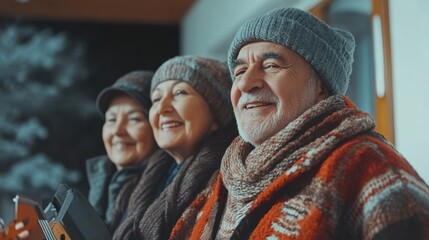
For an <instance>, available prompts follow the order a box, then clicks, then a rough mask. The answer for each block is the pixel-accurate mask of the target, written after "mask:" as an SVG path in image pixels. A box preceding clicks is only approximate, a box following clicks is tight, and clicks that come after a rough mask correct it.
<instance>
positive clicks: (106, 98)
mask: <svg viewBox="0 0 429 240" xmlns="http://www.w3.org/2000/svg"><path fill="white" fill-rule="evenodd" d="M152 76H153V72H151V71H132V72H130V73H127V74H125V75H124V76H122V77H120V78H119V79H118V80H116V82H115V83H114V84H113V85H112V86H110V87H107V88H105V89H103V90H102V91H101V92H100V93H99V94H98V96H97V100H96V106H97V108H98V111H99V112H100V113H101V115H103V116H104V114H105V113H106V111H107V109H108V108H109V105H110V102H111V101H112V100H113V98H114V97H116V96H117V95H119V94H127V95H128V96H130V97H132V98H134V99H135V100H136V101H137V102H139V103H140V104H141V105H142V106H143V109H144V110H145V112H144V113H145V115H146V117H147V116H148V113H149V109H150V107H151V106H152V102H151V100H150V95H149V94H150V82H151V80H152Z"/></svg>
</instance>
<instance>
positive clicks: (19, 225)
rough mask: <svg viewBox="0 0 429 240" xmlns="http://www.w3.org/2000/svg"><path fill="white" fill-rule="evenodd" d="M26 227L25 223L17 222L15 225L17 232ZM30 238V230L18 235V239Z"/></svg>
mask: <svg viewBox="0 0 429 240" xmlns="http://www.w3.org/2000/svg"><path fill="white" fill-rule="evenodd" d="M23 227H24V223H23V222H17V223H16V224H15V230H19V229H22V228H23ZM29 236H30V232H29V231H28V230H24V231H22V232H20V233H18V239H26V238H28V237H29Z"/></svg>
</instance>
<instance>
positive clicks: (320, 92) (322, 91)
mask: <svg viewBox="0 0 429 240" xmlns="http://www.w3.org/2000/svg"><path fill="white" fill-rule="evenodd" d="M316 84H317V86H316V87H317V101H318V102H320V101H321V100H323V99H325V98H327V97H329V96H330V94H329V91H328V89H327V88H326V87H325V84H323V82H322V80H320V79H317V82H316Z"/></svg>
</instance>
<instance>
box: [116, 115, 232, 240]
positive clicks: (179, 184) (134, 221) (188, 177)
mask: <svg viewBox="0 0 429 240" xmlns="http://www.w3.org/2000/svg"><path fill="white" fill-rule="evenodd" d="M235 129H236V126H235V124H234V123H232V124H230V126H229V127H228V128H226V129H222V130H218V131H217V132H215V133H213V134H212V135H211V136H210V137H209V138H208V139H206V141H204V142H203V143H202V144H201V146H200V150H199V151H197V152H196V154H194V155H193V156H190V157H188V158H187V159H186V160H184V162H183V164H184V165H183V166H182V167H181V168H180V170H179V172H178V173H177V175H176V177H175V178H174V180H173V182H172V183H171V184H170V185H169V186H168V187H167V188H166V189H165V190H164V191H163V192H162V193H161V194H160V196H159V197H158V198H157V199H153V195H154V192H155V190H156V188H157V186H158V185H157V184H158V183H159V181H160V178H161V176H165V174H167V171H168V166H169V164H166V163H167V162H168V161H171V158H170V159H169V160H167V158H168V157H169V156H165V155H164V156H161V157H159V156H158V157H156V156H155V157H151V159H150V160H149V162H148V166H147V168H146V170H145V172H144V173H143V175H142V178H141V179H140V182H139V183H138V185H137V187H136V190H135V191H134V193H133V194H132V196H131V200H130V204H129V208H128V217H127V219H126V220H125V221H124V222H123V223H122V224H121V225H120V227H119V228H118V229H117V230H116V232H115V233H114V239H121V240H123V239H166V238H168V236H169V233H170V231H171V229H172V227H173V226H174V224H175V223H176V221H177V219H178V218H179V217H180V216H181V214H182V212H183V211H184V210H185V208H186V207H188V206H189V204H190V203H191V202H192V200H194V198H195V197H196V196H197V194H198V193H199V192H200V191H202V190H203V189H204V188H205V187H206V185H207V182H208V181H209V179H210V178H211V177H212V175H213V173H214V172H215V171H216V170H218V169H219V166H220V161H221V159H222V156H223V154H224V152H225V150H226V148H227V147H228V145H229V144H230V143H231V141H232V140H233V139H234V138H235V137H236V136H237V131H236V130H235ZM164 154H165V153H164ZM157 158H159V159H157ZM153 162H155V163H153Z"/></svg>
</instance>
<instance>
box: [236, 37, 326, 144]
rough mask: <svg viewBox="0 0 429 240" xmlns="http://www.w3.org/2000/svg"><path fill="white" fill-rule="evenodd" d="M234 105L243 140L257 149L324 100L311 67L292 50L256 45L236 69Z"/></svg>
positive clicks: (246, 48)
mask: <svg viewBox="0 0 429 240" xmlns="http://www.w3.org/2000/svg"><path fill="white" fill-rule="evenodd" d="M233 70H234V83H233V86H232V89H231V101H232V105H233V107H234V113H235V116H236V118H237V124H238V128H239V132H240V135H241V137H242V138H243V139H244V140H246V141H248V142H250V143H251V144H253V145H254V146H258V145H260V144H262V143H263V142H264V141H266V140H267V139H268V138H270V137H271V136H273V135H275V134H276V133H277V132H279V131H280V130H281V129H283V128H284V127H286V126H287V125H288V124H289V123H290V122H291V121H293V120H294V119H296V118H297V117H298V116H300V115H301V114H302V113H303V112H304V111H305V110H307V109H308V108H310V107H311V106H313V105H314V104H316V103H317V102H318V101H320V100H321V99H323V98H324V97H325V95H324V94H325V92H324V90H323V89H324V88H323V86H322V83H321V81H320V80H318V79H317V75H316V74H315V73H314V71H313V70H312V68H311V65H310V64H309V63H308V62H307V61H305V60H304V58H303V57H301V56H300V55H299V54H297V53H295V52H294V51H292V50H290V49H289V48H287V47H285V46H283V45H280V44H276V43H272V42H255V43H250V44H247V45H245V46H244V47H242V48H241V49H240V52H239V53H238V56H237V59H236V61H235V63H234V66H233Z"/></svg>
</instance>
